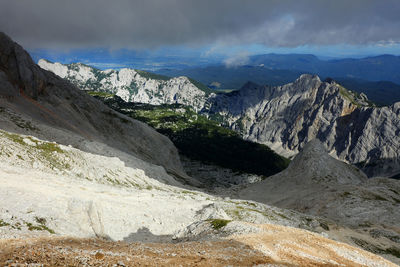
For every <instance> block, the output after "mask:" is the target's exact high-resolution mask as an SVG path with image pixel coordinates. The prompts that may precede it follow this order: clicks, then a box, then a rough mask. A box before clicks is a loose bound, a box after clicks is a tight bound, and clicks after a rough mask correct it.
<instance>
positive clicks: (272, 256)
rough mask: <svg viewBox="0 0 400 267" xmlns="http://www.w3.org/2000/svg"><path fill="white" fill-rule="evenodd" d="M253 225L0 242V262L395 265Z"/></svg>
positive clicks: (307, 236)
mask: <svg viewBox="0 0 400 267" xmlns="http://www.w3.org/2000/svg"><path fill="white" fill-rule="evenodd" d="M257 227H259V228H260V229H261V230H262V231H261V232H259V233H254V234H244V235H237V236H235V235H233V236H231V237H230V239H224V240H218V241H196V242H181V243H176V244H172V243H130V244H128V243H125V242H113V241H106V240H102V239H79V238H69V237H46V238H44V237H41V238H30V239H9V240H0V266H42V265H43V266H255V265H261V266H338V265H341V266H388V267H392V266H393V267H394V266H397V265H395V264H393V263H391V262H389V261H387V260H385V259H383V258H382V257H380V256H377V255H374V254H372V253H369V252H367V251H364V250H361V249H358V248H355V247H352V246H350V245H347V244H344V243H340V242H336V241H333V240H330V239H327V238H324V237H322V236H320V235H317V234H314V233H311V232H308V231H305V230H300V229H296V228H291V227H284V226H278V225H269V224H265V225H257ZM263 264H265V265H263ZM268 264H273V265H268Z"/></svg>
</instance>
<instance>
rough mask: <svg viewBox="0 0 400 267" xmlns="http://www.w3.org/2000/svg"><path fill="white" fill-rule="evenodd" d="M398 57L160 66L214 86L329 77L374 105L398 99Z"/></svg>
mask: <svg viewBox="0 0 400 267" xmlns="http://www.w3.org/2000/svg"><path fill="white" fill-rule="evenodd" d="M399 68H400V57H398V56H391V55H383V56H377V57H368V58H362V59H337V60H320V59H318V58H317V57H316V56H314V55H307V54H289V55H278V54H266V55H256V56H252V57H250V61H249V63H248V64H247V65H245V66H237V67H227V66H225V65H223V64H220V65H212V66H207V67H197V68H185V69H161V70H158V71H157V73H159V74H163V75H167V76H180V75H184V76H188V77H192V78H193V79H196V80H198V81H200V82H202V83H204V84H206V85H208V86H210V87H212V88H215V89H239V88H241V87H242V86H243V84H245V83H246V82H248V81H251V82H254V83H257V84H260V85H265V84H267V85H272V86H276V85H283V84H286V83H289V82H292V81H294V80H295V79H296V78H297V77H299V76H300V75H301V74H304V73H308V74H316V75H318V76H320V77H321V78H322V79H325V78H327V77H331V78H333V79H335V80H336V81H337V82H339V83H341V84H343V85H344V86H345V87H346V88H348V89H349V90H353V91H356V92H359V93H361V92H362V93H365V94H366V95H367V96H368V98H369V99H370V100H372V101H374V102H375V103H377V104H378V105H390V104H393V103H394V102H397V101H400V85H399V83H400V74H399V72H398V70H399Z"/></svg>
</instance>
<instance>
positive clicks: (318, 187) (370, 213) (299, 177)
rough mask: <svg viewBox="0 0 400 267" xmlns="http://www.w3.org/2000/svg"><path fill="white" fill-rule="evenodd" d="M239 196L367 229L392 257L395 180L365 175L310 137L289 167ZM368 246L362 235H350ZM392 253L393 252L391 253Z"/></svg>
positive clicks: (399, 189)
mask: <svg viewBox="0 0 400 267" xmlns="http://www.w3.org/2000/svg"><path fill="white" fill-rule="evenodd" d="M239 197H240V198H244V199H251V200H254V201H257V202H261V203H268V204H270V205H275V206H278V207H280V208H288V209H294V210H297V211H300V212H303V213H307V214H310V215H315V216H322V217H325V218H329V219H332V220H335V221H336V222H340V223H341V224H342V225H347V226H349V227H352V228H358V229H360V230H361V229H362V231H364V232H369V233H370V235H371V237H374V238H375V239H377V238H380V237H386V238H383V239H382V240H380V242H382V243H381V244H384V243H386V244H385V245H383V246H381V245H378V246H375V245H374V246H371V245H370V246H369V249H371V250H376V251H378V250H387V252H388V253H390V254H392V255H393V256H396V255H397V257H398V255H399V252H400V244H399V240H400V233H399V232H398V231H397V230H395V229H396V228H397V227H398V222H399V220H400V181H398V180H394V179H389V178H371V179H367V177H366V175H365V174H364V173H363V172H362V171H360V170H359V169H357V168H355V167H354V166H351V165H348V164H346V163H344V162H342V161H339V160H337V159H334V158H333V157H331V156H330V155H328V153H327V151H326V149H325V147H324V145H323V144H322V143H321V142H320V141H318V140H312V141H310V142H309V143H308V144H307V145H306V146H305V147H304V148H303V150H302V151H301V152H300V153H299V154H298V155H296V157H295V158H294V159H293V161H292V162H291V163H290V165H289V167H288V168H287V169H285V170H284V171H282V172H280V173H278V174H276V175H274V176H271V177H269V178H267V179H265V180H264V181H261V182H258V183H254V184H251V185H248V186H246V187H245V188H244V189H242V190H241V191H239ZM353 239H354V241H355V242H356V243H358V244H364V246H365V247H366V248H368V245H367V244H368V243H369V240H368V239H360V240H357V238H355V237H354V238H353ZM391 252H393V253H391Z"/></svg>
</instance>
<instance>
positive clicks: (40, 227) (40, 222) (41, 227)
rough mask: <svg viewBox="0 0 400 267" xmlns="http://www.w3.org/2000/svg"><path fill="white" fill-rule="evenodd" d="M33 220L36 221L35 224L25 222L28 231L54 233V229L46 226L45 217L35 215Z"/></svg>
mask: <svg viewBox="0 0 400 267" xmlns="http://www.w3.org/2000/svg"><path fill="white" fill-rule="evenodd" d="M35 221H36V222H37V224H36V225H34V224H32V223H29V222H25V224H26V226H27V227H28V230H29V231H47V232H49V233H50V234H55V232H54V230H52V229H50V228H49V227H47V226H46V219H45V218H39V217H35Z"/></svg>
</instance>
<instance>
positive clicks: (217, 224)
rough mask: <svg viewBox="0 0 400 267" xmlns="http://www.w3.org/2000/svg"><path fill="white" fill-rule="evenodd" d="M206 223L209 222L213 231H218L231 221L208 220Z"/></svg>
mask: <svg viewBox="0 0 400 267" xmlns="http://www.w3.org/2000/svg"><path fill="white" fill-rule="evenodd" d="M208 222H210V224H211V226H212V227H213V228H214V229H216V230H218V229H221V228H222V227H225V226H226V225H227V224H228V223H229V222H231V221H230V220H224V219H210V220H208Z"/></svg>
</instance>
